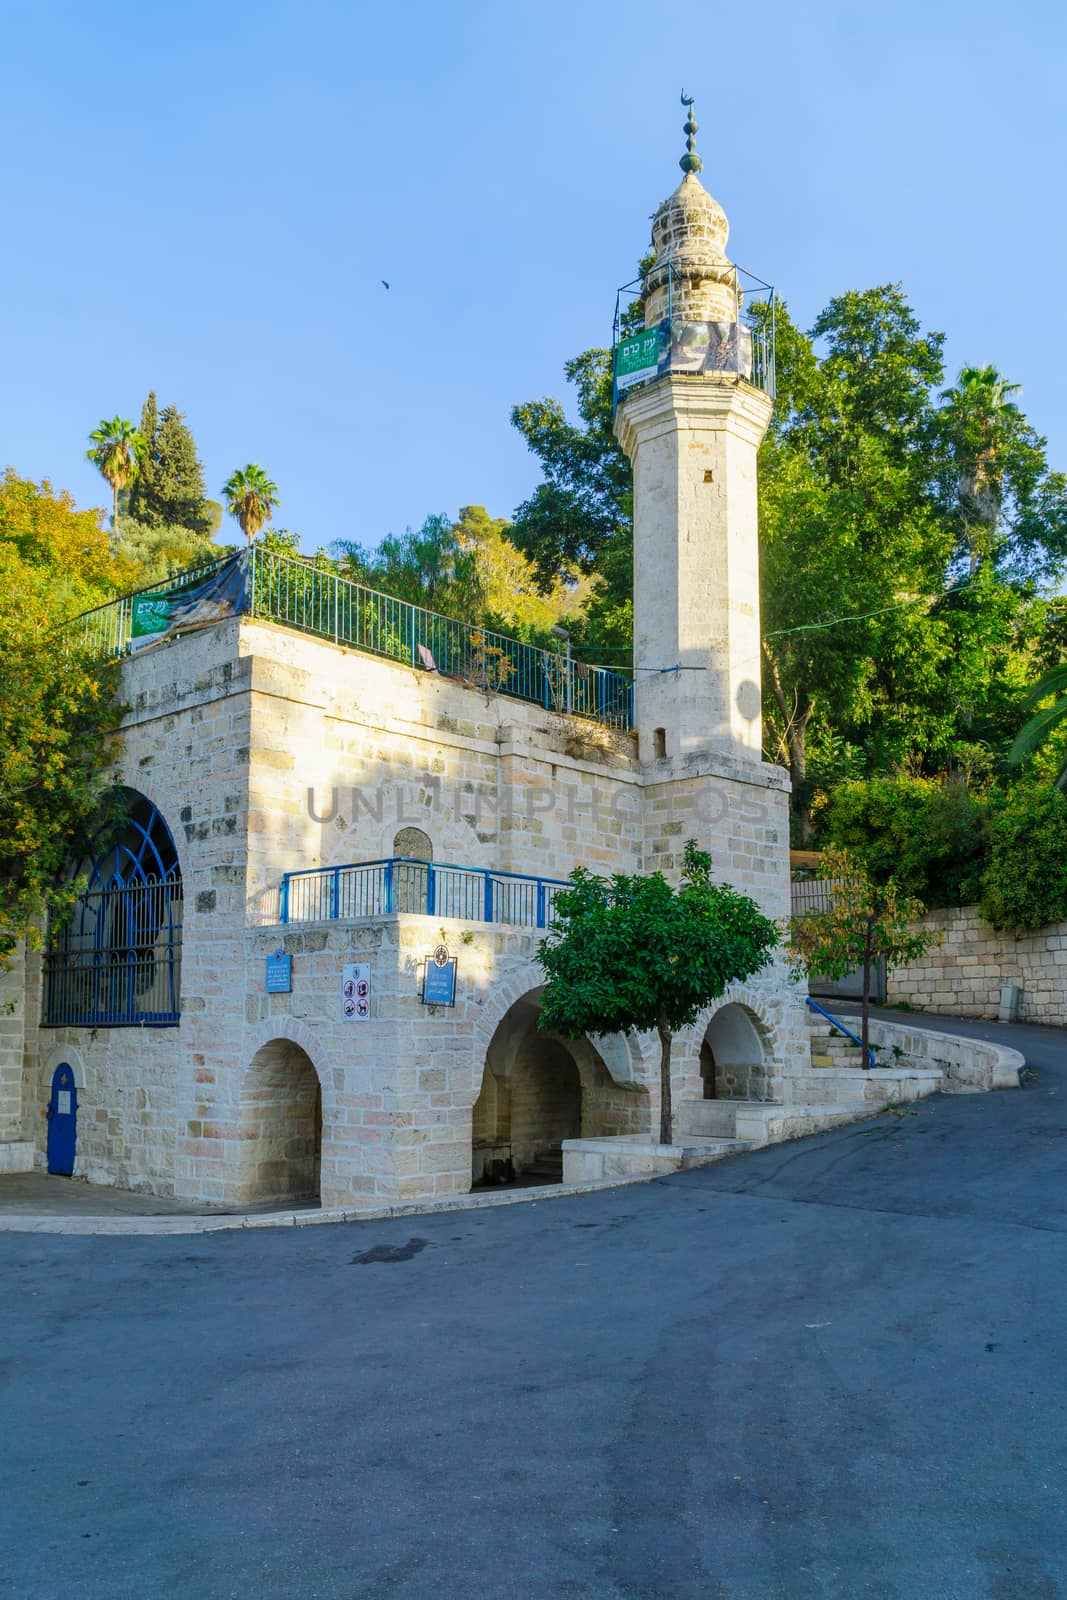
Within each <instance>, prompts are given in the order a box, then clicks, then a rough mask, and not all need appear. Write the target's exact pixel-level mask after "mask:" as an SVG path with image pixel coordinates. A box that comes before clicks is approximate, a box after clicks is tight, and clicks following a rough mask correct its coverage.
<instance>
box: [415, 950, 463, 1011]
mask: <svg viewBox="0 0 1067 1600" xmlns="http://www.w3.org/2000/svg"><path fill="white" fill-rule="evenodd" d="M422 1003H423V1005H424V1006H454V1005H455V1003H456V958H455V957H454V956H453V958H452V960H451V961H446V962H444V964H443V965H440V964H438V963H437V962H436V961H427V963H426V974H425V976H424V978H423V980H422Z"/></svg>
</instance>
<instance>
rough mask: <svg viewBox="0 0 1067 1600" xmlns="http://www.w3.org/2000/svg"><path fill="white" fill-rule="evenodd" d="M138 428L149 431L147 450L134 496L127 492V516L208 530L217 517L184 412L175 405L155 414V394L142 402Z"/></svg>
mask: <svg viewBox="0 0 1067 1600" xmlns="http://www.w3.org/2000/svg"><path fill="white" fill-rule="evenodd" d="M141 426H142V429H144V428H148V429H150V432H146V435H145V437H146V439H147V440H148V454H147V459H146V461H145V464H144V468H143V469H142V472H141V476H140V478H139V480H138V482H137V486H136V494H135V493H133V492H132V491H131V495H130V501H129V515H130V516H131V517H134V518H135V519H136V520H137V521H138V522H140V523H142V524H143V525H144V526H145V527H149V528H160V527H178V528H188V529H189V530H190V532H192V533H198V534H210V533H211V531H212V529H213V526H214V524H215V518H214V517H213V515H212V510H211V506H210V504H209V502H208V500H207V495H206V493H205V485H204V467H203V463H202V462H201V461H200V458H199V457H198V456H197V453H196V444H195V442H194V440H193V435H192V433H191V431H190V430H189V428H188V426H187V425H186V422H185V415H184V413H183V412H181V411H179V410H178V408H177V406H165V407H164V408H163V410H162V411H161V412H159V413H158V415H157V411H156V397H155V394H154V393H153V394H150V395H149V396H148V399H147V400H146V401H145V404H144V408H143V410H142V412H141Z"/></svg>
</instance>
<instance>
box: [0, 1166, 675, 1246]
mask: <svg viewBox="0 0 1067 1600" xmlns="http://www.w3.org/2000/svg"><path fill="white" fill-rule="evenodd" d="M660 1176H662V1174H659V1173H655V1172H641V1173H637V1174H635V1175H631V1176H628V1177H620V1178H603V1179H600V1180H599V1181H597V1182H595V1183H567V1184H553V1185H551V1187H548V1186H546V1187H545V1188H544V1189H533V1188H531V1189H520V1190H517V1191H515V1192H513V1193H510V1194H509V1193H507V1192H503V1191H502V1192H496V1191H489V1192H488V1193H485V1194H468V1195H454V1196H449V1198H448V1199H447V1200H436V1201H425V1200H422V1201H419V1200H410V1201H403V1202H399V1201H398V1202H397V1203H395V1204H393V1205H386V1206H374V1207H368V1208H367V1209H365V1210H359V1211H355V1210H352V1209H351V1208H347V1207H343V1206H330V1207H328V1208H326V1209H324V1210H318V1211H264V1212H238V1213H235V1214H233V1215H230V1216H177V1215H175V1216H166V1215H163V1216H155V1217H88V1216H85V1217H63V1216H53V1215H50V1214H43V1213H40V1212H32V1211H27V1212H22V1213H18V1212H14V1213H12V1214H11V1215H9V1216H0V1233H37V1234H54V1235H64V1234H68V1235H72V1236H73V1235H80V1236H82V1237H86V1236H92V1235H98V1234H106V1235H109V1236H116V1235H122V1234H126V1235H129V1236H131V1237H143V1236H145V1235H149V1234H154V1235H157V1236H160V1237H165V1236H166V1235H168V1234H174V1235H181V1234H198V1233H222V1232H224V1231H233V1230H241V1229H246V1228H309V1227H318V1226H320V1225H323V1224H329V1223H337V1222H382V1221H385V1220H387V1219H388V1218H390V1217H432V1216H437V1215H438V1214H439V1213H444V1212H450V1211H485V1210H488V1209H489V1208H490V1207H493V1206H514V1205H533V1204H536V1203H537V1202H538V1201H540V1200H566V1199H570V1198H571V1196H573V1195H580V1194H597V1193H599V1192H600V1191H601V1190H602V1189H619V1188H624V1187H626V1186H627V1185H629V1184H632V1183H651V1182H653V1181H654V1180H655V1179H656V1178H657V1177H660Z"/></svg>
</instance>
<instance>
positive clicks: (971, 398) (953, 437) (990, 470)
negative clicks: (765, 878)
mask: <svg viewBox="0 0 1067 1600" xmlns="http://www.w3.org/2000/svg"><path fill="white" fill-rule="evenodd" d="M1018 393H1019V385H1018V384H1017V383H1007V382H1005V380H1004V379H1003V378H1002V377H1001V375H1000V373H999V372H998V371H997V369H996V367H964V368H963V369H962V371H961V372H960V375H959V377H958V378H957V380H956V384H955V387H953V388H951V389H946V390H945V391H944V392H943V394H942V396H941V411H942V416H943V418H944V420H945V423H946V425H947V426H946V431H947V437H948V441H949V444H950V446H951V449H952V457H953V464H954V467H955V472H956V502H957V507H958V510H959V515H960V520H961V522H962V525H963V535H964V540H965V542H966V544H967V550H968V561H969V569H970V575H971V576H972V577H973V576H974V573H975V572H976V571H977V569H978V565H979V562H980V561H981V559H982V556H983V555H985V554H988V553H989V551H990V550H991V549H992V546H993V536H994V534H995V532H996V527H997V523H998V522H999V521H1000V513H1001V508H1002V505H1003V501H1004V471H1005V460H1004V456H1005V446H1006V445H1007V444H1008V442H1009V440H1010V438H1011V435H1012V434H1013V433H1014V432H1015V431H1016V429H1017V427H1018V425H1019V423H1021V422H1022V420H1023V416H1022V412H1021V411H1020V410H1019V407H1018V406H1017V405H1016V404H1015V402H1014V401H1013V400H1010V399H1009V398H1008V396H1009V395H1012V394H1018Z"/></svg>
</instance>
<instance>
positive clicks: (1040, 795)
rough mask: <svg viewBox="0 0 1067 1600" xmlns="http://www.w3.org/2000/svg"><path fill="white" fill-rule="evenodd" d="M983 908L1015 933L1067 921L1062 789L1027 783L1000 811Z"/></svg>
mask: <svg viewBox="0 0 1067 1600" xmlns="http://www.w3.org/2000/svg"><path fill="white" fill-rule="evenodd" d="M979 910H980V911H981V914H982V916H983V917H984V918H985V919H986V921H987V922H989V923H991V924H992V926H993V927H994V928H996V929H997V930H998V931H1009V932H1011V933H1015V934H1021V933H1029V932H1032V930H1033V929H1035V928H1043V927H1046V926H1047V925H1048V923H1050V922H1061V921H1063V919H1064V918H1067V797H1065V796H1064V795H1063V794H1061V793H1060V791H1059V790H1057V789H1049V788H1046V787H1044V785H1040V784H1027V785H1026V786H1025V787H1021V788H1018V789H1016V790H1015V791H1014V792H1013V793H1012V794H1011V795H1010V796H1009V797H1008V799H1007V800H1006V801H1005V802H1004V804H1003V805H1002V806H1001V807H1000V808H998V810H997V811H996V812H995V814H994V815H993V818H992V822H991V826H990V854H989V864H988V866H987V867H986V869H985V873H984V875H983V879H982V900H981V904H980V906H979Z"/></svg>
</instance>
